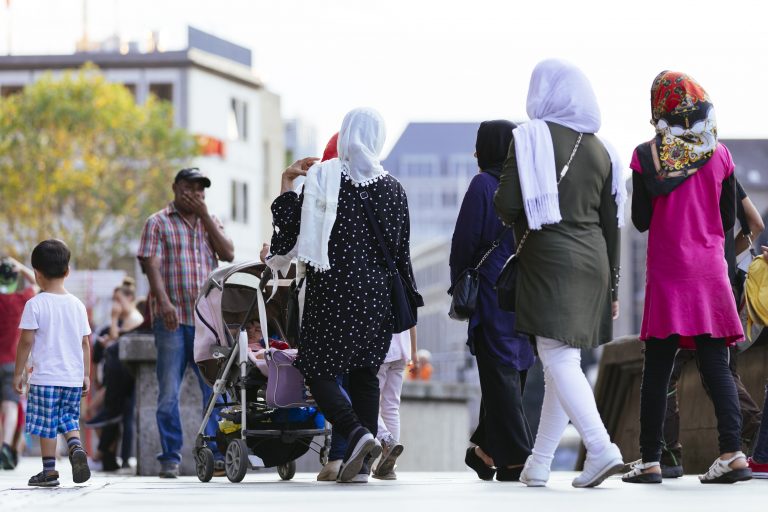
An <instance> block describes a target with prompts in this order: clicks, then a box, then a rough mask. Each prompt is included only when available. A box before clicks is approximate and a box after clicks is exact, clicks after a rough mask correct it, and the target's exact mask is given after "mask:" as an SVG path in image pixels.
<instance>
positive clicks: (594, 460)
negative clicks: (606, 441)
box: [571, 443, 624, 487]
mask: <svg viewBox="0 0 768 512" xmlns="http://www.w3.org/2000/svg"><path fill="white" fill-rule="evenodd" d="M622 471H624V460H622V458H621V450H619V447H618V446H616V445H615V444H613V443H611V444H610V445H608V448H606V449H605V450H603V453H601V454H600V455H598V456H596V457H595V456H590V454H589V453H587V460H585V461H584V471H582V473H581V474H580V475H579V476H577V477H576V478H574V479H573V482H571V484H572V485H573V486H574V487H595V486H598V485H600V484H601V483H603V480H605V479H606V478H608V477H609V476H611V475H615V474H616V473H621V472H622Z"/></svg>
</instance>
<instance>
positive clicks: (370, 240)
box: [271, 174, 415, 379]
mask: <svg viewBox="0 0 768 512" xmlns="http://www.w3.org/2000/svg"><path fill="white" fill-rule="evenodd" d="M364 190H365V191H366V192H368V194H369V196H370V199H369V201H371V203H372V206H373V209H374V212H375V213H376V218H377V219H378V221H379V225H380V226H381V230H382V232H383V233H384V238H385V239H386V242H387V246H388V248H389V251H390V254H392V255H394V257H395V259H396V264H397V267H398V270H400V272H401V274H402V275H403V276H410V278H411V280H412V281H413V271H412V268H411V255H410V220H409V216H408V201H407V198H406V195H405V191H404V190H403V187H402V186H401V185H400V182H399V181H397V179H395V178H394V177H392V176H390V175H389V174H385V175H383V176H382V177H381V178H380V179H378V180H377V181H375V182H373V183H370V184H367V185H365V186H356V185H355V184H354V183H353V182H352V181H351V180H350V179H349V178H348V177H347V176H346V175H343V177H342V180H341V190H340V192H339V203H338V209H337V216H336V223H335V224H334V226H333V230H332V231H331V236H330V240H329V244H328V256H329V260H330V263H331V269H330V270H328V271H325V272H317V271H315V270H314V269H313V268H311V267H309V266H308V267H307V282H306V283H307V284H306V286H307V288H306V298H305V303H304V313H303V317H302V324H301V334H300V336H299V347H298V348H299V356H298V358H297V359H296V362H295V363H294V365H295V366H296V367H297V368H298V369H299V370H300V371H301V372H302V373H303V374H304V376H305V377H306V378H308V379H311V378H313V377H331V378H335V377H337V376H339V375H342V374H345V373H348V372H349V371H351V370H354V369H357V368H366V367H378V366H380V365H381V363H382V362H383V361H384V357H385V355H386V353H387V350H389V344H390V341H391V339H392V309H391V303H390V289H391V276H390V275H389V271H388V270H387V264H386V261H385V259H384V255H383V253H382V251H381V249H380V247H379V243H378V241H377V239H376V236H375V235H374V232H373V230H372V229H371V227H370V224H369V221H368V218H367V217H366V214H365V209H364V207H363V203H362V199H361V198H360V197H359V194H360V192H362V191H364ZM303 197H304V196H303V195H301V196H300V195H297V194H296V193H295V192H286V193H284V194H282V195H281V196H279V197H278V198H277V199H275V201H274V202H273V203H272V218H273V224H274V226H275V232H274V233H273V235H272V248H271V251H272V253H273V254H286V253H287V252H288V251H290V250H291V248H293V246H294V245H295V244H296V240H297V237H298V235H299V231H300V225H301V206H302V201H303ZM414 289H415V284H414Z"/></svg>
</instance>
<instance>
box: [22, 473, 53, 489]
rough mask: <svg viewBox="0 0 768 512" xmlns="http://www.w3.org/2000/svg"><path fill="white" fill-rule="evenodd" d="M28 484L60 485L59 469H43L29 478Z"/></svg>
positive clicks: (42, 485) (41, 485) (35, 485)
mask: <svg viewBox="0 0 768 512" xmlns="http://www.w3.org/2000/svg"><path fill="white" fill-rule="evenodd" d="M27 485H31V486H32V487H56V486H58V485H59V472H58V471H41V472H39V473H38V474H36V475H35V476H33V477H32V478H30V479H29V482H27Z"/></svg>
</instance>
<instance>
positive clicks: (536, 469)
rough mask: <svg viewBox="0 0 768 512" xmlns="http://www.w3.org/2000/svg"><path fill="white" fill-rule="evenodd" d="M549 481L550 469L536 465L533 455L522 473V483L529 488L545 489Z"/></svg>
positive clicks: (526, 462)
mask: <svg viewBox="0 0 768 512" xmlns="http://www.w3.org/2000/svg"><path fill="white" fill-rule="evenodd" d="M547 480H549V467H548V466H546V465H544V464H537V463H535V462H534V461H533V455H529V456H528V459H527V460H526V461H525V466H524V467H523V471H522V472H521V473H520V481H521V482H523V483H524V484H525V485H527V486H528V487H544V486H545V485H547Z"/></svg>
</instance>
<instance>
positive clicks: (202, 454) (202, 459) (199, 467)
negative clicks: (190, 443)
mask: <svg viewBox="0 0 768 512" xmlns="http://www.w3.org/2000/svg"><path fill="white" fill-rule="evenodd" d="M195 470H196V472H197V478H198V479H199V480H200V481H201V482H210V481H211V478H212V477H213V452H212V451H211V449H210V448H208V447H207V446H205V447H203V448H200V449H199V450H196V451H195Z"/></svg>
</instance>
